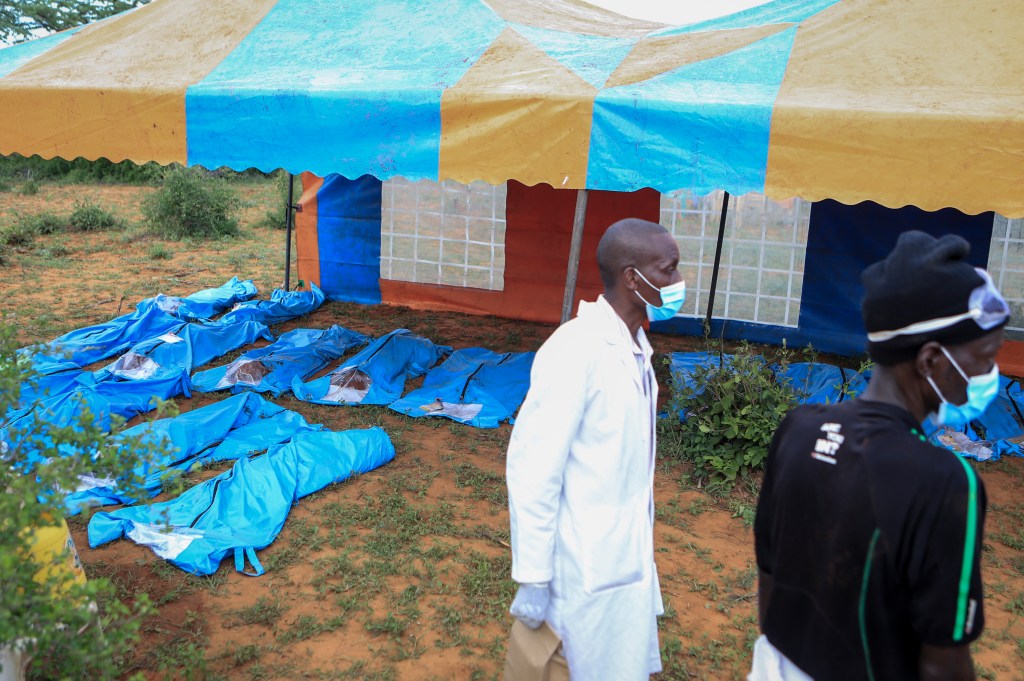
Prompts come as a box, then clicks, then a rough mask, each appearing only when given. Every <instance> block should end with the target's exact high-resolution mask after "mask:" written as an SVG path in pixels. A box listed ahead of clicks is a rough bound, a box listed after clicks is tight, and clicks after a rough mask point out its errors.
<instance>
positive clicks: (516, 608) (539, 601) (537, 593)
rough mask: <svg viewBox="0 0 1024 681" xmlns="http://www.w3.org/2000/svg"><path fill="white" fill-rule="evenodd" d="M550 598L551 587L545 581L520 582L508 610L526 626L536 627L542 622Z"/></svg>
mask: <svg viewBox="0 0 1024 681" xmlns="http://www.w3.org/2000/svg"><path fill="white" fill-rule="evenodd" d="M550 600H551V589H550V588H549V587H548V584H547V583H544V584H520V585H519V591H517V592H516V597H515V598H514V599H513V600H512V607H511V608H509V609H508V611H509V613H511V615H512V616H513V617H515V618H516V619H518V620H519V621H520V622H522V623H523V624H525V625H526V626H528V627H530V628H531V629H536V628H538V627H539V626H540V625H542V624H544V614H545V613H546V612H547V611H548V601H550Z"/></svg>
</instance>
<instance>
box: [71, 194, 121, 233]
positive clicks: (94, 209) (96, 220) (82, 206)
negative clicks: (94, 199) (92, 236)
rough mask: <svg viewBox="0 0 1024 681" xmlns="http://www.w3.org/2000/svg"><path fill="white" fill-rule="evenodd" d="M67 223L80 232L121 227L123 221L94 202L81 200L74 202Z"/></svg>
mask: <svg viewBox="0 0 1024 681" xmlns="http://www.w3.org/2000/svg"><path fill="white" fill-rule="evenodd" d="M68 225H70V226H71V228H72V229H75V230H77V231H80V232H95V231H99V230H101V229H113V228H115V227H122V226H124V223H123V222H122V221H121V220H120V219H119V218H118V217H117V216H116V215H114V214H113V213H111V212H109V211H107V210H105V209H103V208H101V207H99V206H97V205H96V204H94V203H90V202H88V201H83V202H79V203H77V204H75V209H74V210H73V211H72V212H71V216H70V217H69V218H68Z"/></svg>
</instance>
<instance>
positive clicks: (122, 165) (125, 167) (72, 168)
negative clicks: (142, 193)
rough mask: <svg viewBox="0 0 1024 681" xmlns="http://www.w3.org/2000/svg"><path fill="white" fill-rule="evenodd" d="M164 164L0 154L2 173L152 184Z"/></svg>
mask: <svg viewBox="0 0 1024 681" xmlns="http://www.w3.org/2000/svg"><path fill="white" fill-rule="evenodd" d="M161 174H162V168H161V167H160V166H159V165H157V164H156V163H146V164H143V165H139V164H137V163H133V162H132V161H121V162H119V163H113V162H112V161H108V160H107V159H105V158H100V159H97V160H95V161H90V160H87V159H84V158H76V159H75V160H74V161H67V160H65V159H62V158H46V159H44V158H41V157H39V156H30V157H26V156H21V155H19V154H11V155H10V156H0V177H6V178H34V179H37V180H51V181H55V182H80V183H87V184H94V183H97V182H102V183H119V184H152V183H154V182H156V181H159V180H160V177H161Z"/></svg>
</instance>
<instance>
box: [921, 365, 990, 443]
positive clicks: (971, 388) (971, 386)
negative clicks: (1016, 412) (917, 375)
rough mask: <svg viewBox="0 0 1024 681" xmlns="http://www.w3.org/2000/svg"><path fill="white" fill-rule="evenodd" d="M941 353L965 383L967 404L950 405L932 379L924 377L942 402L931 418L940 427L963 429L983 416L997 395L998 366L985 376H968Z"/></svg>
mask: <svg viewBox="0 0 1024 681" xmlns="http://www.w3.org/2000/svg"><path fill="white" fill-rule="evenodd" d="M942 352H943V354H945V355H946V358H947V359H949V361H950V362H951V363H952V364H953V368H955V369H956V370H957V372H958V373H959V374H960V375H961V376H963V378H964V380H965V381H967V402H965V403H964V404H960V405H956V404H952V403H951V402H949V401H948V400H947V399H946V398H945V396H944V395H943V394H942V393H941V392H940V391H939V388H938V386H936V385H935V381H933V380H932V377H931V376H925V378H926V379H927V380H928V383H929V384H930V385H931V386H932V390H934V391H935V394H936V395H938V396H939V399H940V400H942V404H940V405H939V412H938V414H936V415H934V416H933V420H934V421H935V422H936V423H937V424H938V425H940V426H950V427H952V428H963V427H964V426H966V425H967V424H968V423H970V422H971V421H973V420H974V419H976V418H978V417H979V416H981V415H982V414H984V413H985V410H986V409H988V406H989V405H990V404H992V400H994V399H995V398H996V395H997V394H999V365H997V364H993V365H992V370H991V371H989V372H988V373H986V374H981V375H980V376H968V375H967V374H966V373H964V370H963V369H961V368H960V365H959V364H957V361H956V360H955V359H953V356H952V355H951V354H949V351H947V350H946V348H942Z"/></svg>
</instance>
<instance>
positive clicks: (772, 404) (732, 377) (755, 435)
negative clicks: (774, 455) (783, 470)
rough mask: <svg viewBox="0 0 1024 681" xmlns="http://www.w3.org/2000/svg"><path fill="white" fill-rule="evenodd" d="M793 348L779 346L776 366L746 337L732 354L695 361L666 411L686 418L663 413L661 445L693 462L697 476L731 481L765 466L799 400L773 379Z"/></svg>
mask: <svg viewBox="0 0 1024 681" xmlns="http://www.w3.org/2000/svg"><path fill="white" fill-rule="evenodd" d="M791 355H792V353H791V352H790V351H788V350H786V349H785V348H783V349H782V350H780V351H779V357H778V363H777V365H776V366H775V367H773V366H772V365H771V364H769V363H768V361H767V360H766V359H765V358H764V357H761V356H759V355H757V354H755V352H754V350H753V348H751V346H750V345H748V344H746V343H744V344H743V345H741V346H740V347H739V349H738V350H737V351H736V352H735V353H734V354H732V355H731V356H726V355H724V354H721V353H720V355H719V361H718V362H717V363H716V362H712V363H709V364H705V365H701V366H698V367H697V368H696V369H695V370H694V372H693V374H692V380H691V381H689V382H687V383H684V384H681V385H676V386H675V387H674V390H673V395H672V397H671V399H670V400H669V405H668V411H669V413H672V414H685V419H683V420H680V421H678V422H676V421H675V420H674V419H663V420H662V423H661V424H660V429H661V433H660V437H661V438H662V441H663V442H662V444H663V451H666V450H667V451H668V452H669V453H670V454H671V455H673V456H677V457H679V458H681V459H684V460H686V461H690V462H692V463H693V465H694V473H695V475H696V477H697V478H698V480H707V481H709V482H711V483H713V484H723V483H725V484H731V483H733V482H735V480H736V478H737V477H738V476H741V477H746V476H747V475H749V473H750V472H751V471H752V470H754V469H756V468H760V467H762V466H763V464H764V461H765V459H766V458H767V456H768V447H769V445H770V444H771V440H772V436H773V435H774V434H775V430H776V428H778V426H779V423H781V421H782V419H783V417H785V415H786V413H787V412H789V410H790V409H792V408H793V407H794V406H796V404H797V401H798V396H797V394H796V392H795V391H794V389H793V388H792V387H791V386H790V385H789V384H788V383H785V382H780V381H778V380H777V379H776V373H775V372H776V370H778V371H779V372H780V373H785V371H786V368H787V366H788V364H789V362H790V361H791Z"/></svg>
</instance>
